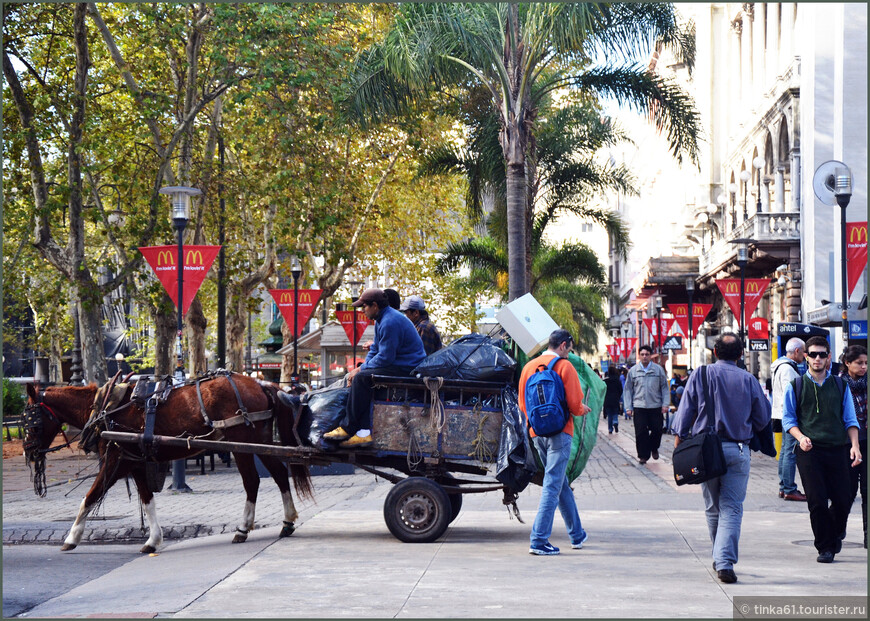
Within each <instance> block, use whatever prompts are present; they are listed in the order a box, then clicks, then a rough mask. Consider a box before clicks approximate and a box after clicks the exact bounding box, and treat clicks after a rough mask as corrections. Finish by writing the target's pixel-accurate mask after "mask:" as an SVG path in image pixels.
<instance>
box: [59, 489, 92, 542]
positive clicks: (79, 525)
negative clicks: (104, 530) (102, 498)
mask: <svg viewBox="0 0 870 621" xmlns="http://www.w3.org/2000/svg"><path fill="white" fill-rule="evenodd" d="M93 508H94V505H93V504H90V505H88V494H86V495H85V497H84V498H82V504H80V505H79V512H78V514H76V519H75V521H74V522H73V525H72V527H71V528H70V529H69V534H67V536H66V539H64V540H63V545H62V546H61V547H60V551H61V552H68V551H70V550H75V548H76V546H78V545H79V542H80V541H81V540H82V534H84V532H85V522H86V521H87V519H88V513H90V512H91V509H93Z"/></svg>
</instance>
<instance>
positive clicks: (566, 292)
mask: <svg viewBox="0 0 870 621" xmlns="http://www.w3.org/2000/svg"><path fill="white" fill-rule="evenodd" d="M548 222H549V220H548V219H547V218H545V217H541V218H538V219H537V220H536V222H535V227H534V228H533V230H532V255H533V256H532V269H531V279H530V291H531V292H532V293H533V294H534V295H535V298H536V299H537V300H538V301H539V302H540V303H541V306H543V307H544V308H545V309H546V310H547V312H548V313H549V314H550V316H551V317H553V319H554V320H555V321H556V323H558V324H559V325H560V326H562V327H564V328H565V329H566V330H568V331H569V332H571V334H572V336H573V337H574V342H575V343H576V344H577V349H578V350H579V351H581V352H582V351H589V352H591V351H594V350H595V348H596V346H597V340H598V336H597V334H598V328H599V327H600V326H602V325H603V324H604V320H605V316H604V311H603V310H602V306H601V302H602V300H603V299H604V297H605V296H606V295H607V291H606V287H605V275H604V267H603V266H602V265H601V263H600V262H599V261H598V257H597V256H596V255H595V253H594V252H593V251H592V249H591V248H589V247H588V246H586V245H585V244H583V243H580V242H572V243H565V244H562V245H560V246H554V245H551V244H549V243H547V242H546V241H545V240H544V239H543V232H544V228H545V227H546V225H547V223H548ZM463 266H464V267H467V268H469V272H470V273H469V275H468V277H467V278H466V279H465V280H466V284H467V286H468V288H469V289H472V290H477V291H483V290H485V291H489V292H490V293H496V294H498V295H499V296H501V298H502V300H507V298H508V295H509V293H508V278H507V270H508V256H507V254H506V252H505V247H504V245H503V244H501V243H500V242H499V241H497V240H496V239H494V238H493V237H489V236H487V237H481V238H477V239H469V240H466V241H463V242H458V243H455V244H451V245H449V246H448V247H447V249H446V250H445V252H444V254H443V255H442V256H441V257H440V258H439V259H438V262H437V264H436V271H437V272H438V273H439V274H442V275H445V274H449V273H452V272H456V271H457V270H458V269H459V268H460V267H463Z"/></svg>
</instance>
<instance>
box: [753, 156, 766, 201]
mask: <svg viewBox="0 0 870 621" xmlns="http://www.w3.org/2000/svg"><path fill="white" fill-rule="evenodd" d="M752 167H753V168H754V169H755V170H757V171H758V185H757V186H756V187H757V188H758V197H757V198H756V201H755V213H761V169H762V168H764V158H763V157H761V156H760V155H759V156H758V157H756V158H755V159H754V160H752Z"/></svg>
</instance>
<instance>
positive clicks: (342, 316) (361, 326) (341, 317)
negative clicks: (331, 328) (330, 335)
mask: <svg viewBox="0 0 870 621" xmlns="http://www.w3.org/2000/svg"><path fill="white" fill-rule="evenodd" d="M335 316H336V318H338V321H339V323H341V325H342V327H344V331H345V332H346V333H347V338H348V340H349V341H350V344H351V345H356V344H357V343H359V340H360V338H362V335H363V332H365V329H366V326H368V325H370V324H372V323H374V322H373V321H371V320H370V319H369V318H368V317H366V315H365V313H360V312H357V314H356V334H354V333H353V332H354V330H353V311H352V310H345V311H340V310H337V311H335Z"/></svg>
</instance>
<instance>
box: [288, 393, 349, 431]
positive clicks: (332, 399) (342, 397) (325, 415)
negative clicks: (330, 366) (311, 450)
mask: <svg viewBox="0 0 870 621" xmlns="http://www.w3.org/2000/svg"><path fill="white" fill-rule="evenodd" d="M349 395H350V387H349V386H347V382H345V381H344V380H342V381H340V382H335V383H334V384H331V385H329V386H327V387H326V388H320V389H318V390H312V391H311V392H306V393H305V394H304V395H302V398H301V402H302V407H301V409H300V413H299V425H298V426H297V430H298V431H299V437H300V438H302V441H303V442H305V440H306V438H307V439H308V442H309V443H310V445H311V446H318V444H319V442H320V439H321V438H322V437H323V434H325V433H326V432H327V431H332V430H333V429H335V428H336V427H338V426H339V425H340V424H341V421H342V419H344V415H345V409H346V407H347V399H348V396H349Z"/></svg>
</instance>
